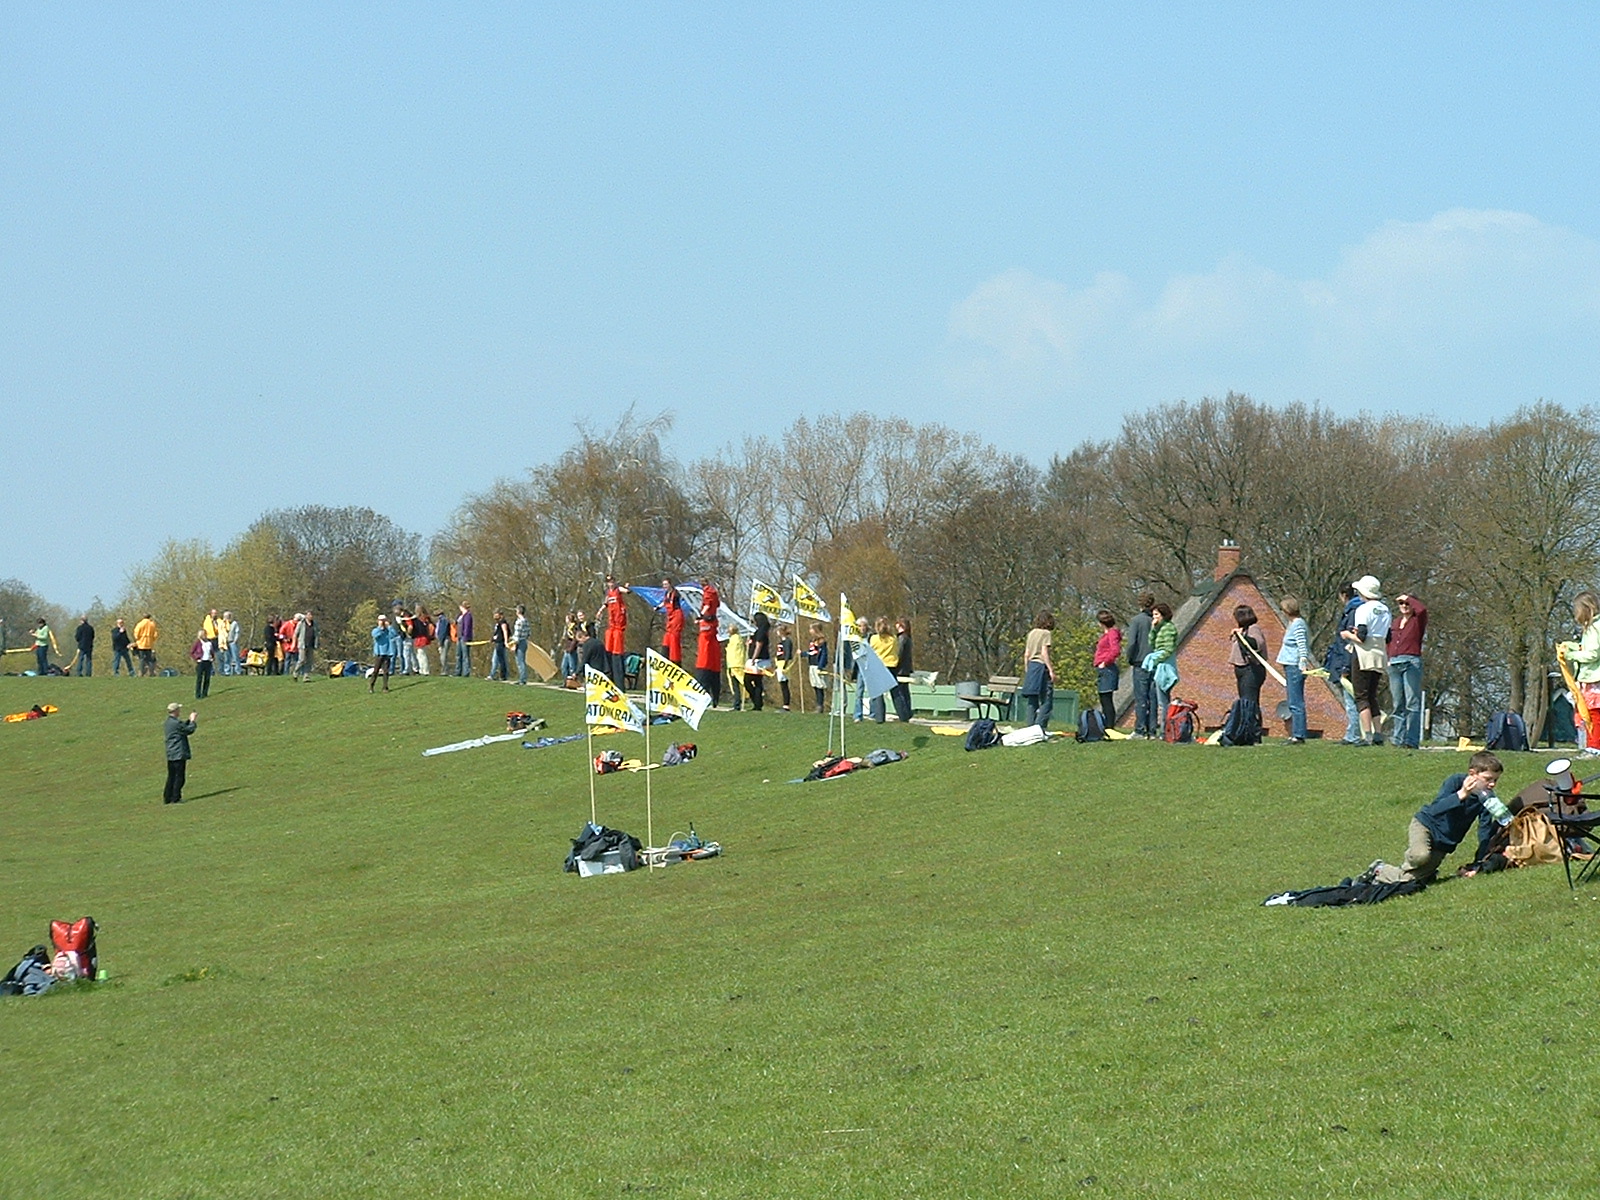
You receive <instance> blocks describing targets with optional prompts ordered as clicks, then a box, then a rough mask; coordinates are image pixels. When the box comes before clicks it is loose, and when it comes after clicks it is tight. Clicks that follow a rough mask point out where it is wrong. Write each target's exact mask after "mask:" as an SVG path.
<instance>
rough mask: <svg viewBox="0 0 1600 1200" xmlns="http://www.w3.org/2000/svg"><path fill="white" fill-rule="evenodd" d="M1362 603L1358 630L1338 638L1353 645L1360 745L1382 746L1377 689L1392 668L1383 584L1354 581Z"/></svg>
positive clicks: (1365, 577) (1352, 670) (1370, 579)
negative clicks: (1390, 664) (1390, 667)
mask: <svg viewBox="0 0 1600 1200" xmlns="http://www.w3.org/2000/svg"><path fill="white" fill-rule="evenodd" d="M1354 587H1355V589H1356V595H1358V596H1360V597H1361V604H1360V605H1359V606H1358V607H1357V608H1356V611H1355V613H1354V614H1353V617H1354V621H1355V628H1353V629H1346V630H1345V631H1344V632H1343V633H1341V634H1340V635H1339V636H1340V637H1341V638H1343V639H1344V640H1345V641H1347V642H1349V643H1350V651H1351V663H1350V683H1351V685H1352V686H1353V687H1354V688H1355V696H1356V708H1357V710H1358V713H1359V715H1360V718H1361V744H1362V745H1363V746H1375V745H1381V744H1382V742H1383V727H1382V726H1381V725H1379V723H1378V719H1379V718H1378V713H1379V711H1380V710H1379V706H1378V689H1379V688H1380V687H1381V686H1382V685H1383V679H1384V676H1385V674H1386V673H1387V671H1388V668H1389V651H1388V646H1389V626H1390V623H1391V620H1392V617H1391V615H1390V612H1389V606H1388V605H1387V604H1385V603H1384V602H1383V585H1382V584H1380V583H1379V582H1378V581H1377V580H1376V579H1374V578H1373V577H1372V576H1371V575H1363V576H1362V577H1361V578H1360V579H1358V580H1356V581H1355V584H1354Z"/></svg>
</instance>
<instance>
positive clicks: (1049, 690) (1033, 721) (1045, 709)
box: [1023, 680, 1056, 729]
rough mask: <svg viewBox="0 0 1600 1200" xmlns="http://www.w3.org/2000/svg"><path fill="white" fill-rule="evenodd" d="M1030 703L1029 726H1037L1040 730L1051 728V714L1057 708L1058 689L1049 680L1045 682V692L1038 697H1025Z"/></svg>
mask: <svg viewBox="0 0 1600 1200" xmlns="http://www.w3.org/2000/svg"><path fill="white" fill-rule="evenodd" d="M1023 699H1025V700H1026V701H1027V702H1028V724H1029V725H1037V726H1038V727H1039V728H1040V729H1048V728H1049V727H1050V714H1051V713H1052V712H1053V711H1054V710H1055V706H1056V689H1055V687H1054V685H1052V684H1051V683H1050V682H1049V681H1048V680H1046V682H1045V689H1044V691H1042V692H1040V693H1039V694H1038V695H1037V696H1024V697H1023Z"/></svg>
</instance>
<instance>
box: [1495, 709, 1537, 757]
mask: <svg viewBox="0 0 1600 1200" xmlns="http://www.w3.org/2000/svg"><path fill="white" fill-rule="evenodd" d="M1486 741H1487V743H1488V746H1487V748H1488V749H1490V750H1526V749H1527V748H1528V726H1527V723H1526V722H1525V721H1523V719H1522V714H1521V713H1514V712H1497V713H1495V714H1494V715H1493V716H1491V717H1490V718H1489V735H1488V737H1487V739H1486Z"/></svg>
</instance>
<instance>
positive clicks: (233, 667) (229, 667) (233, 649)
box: [222, 642, 239, 675]
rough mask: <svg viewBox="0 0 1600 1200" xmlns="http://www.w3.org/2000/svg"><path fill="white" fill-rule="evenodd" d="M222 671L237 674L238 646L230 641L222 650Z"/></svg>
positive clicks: (226, 673)
mask: <svg viewBox="0 0 1600 1200" xmlns="http://www.w3.org/2000/svg"><path fill="white" fill-rule="evenodd" d="M222 673H223V674H224V675H237V674H238V673H239V648H238V647H237V646H235V645H234V644H233V643H232V642H229V643H228V648H227V649H226V650H224V651H223V652H222Z"/></svg>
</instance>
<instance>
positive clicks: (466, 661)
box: [456, 642, 472, 679]
mask: <svg viewBox="0 0 1600 1200" xmlns="http://www.w3.org/2000/svg"><path fill="white" fill-rule="evenodd" d="M456 674H457V675H459V676H461V677H462V678H463V679H470V678H472V647H471V646H469V645H467V644H466V643H465V642H457V643H456Z"/></svg>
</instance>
